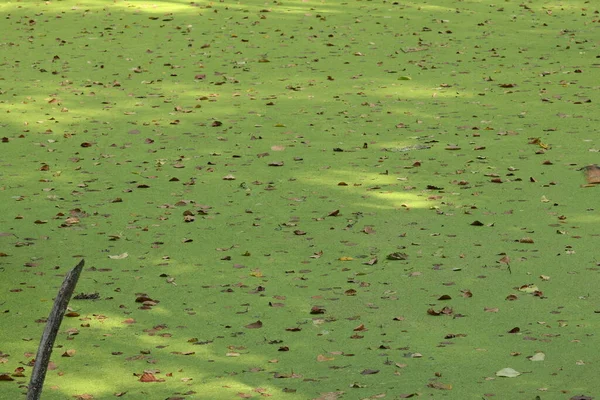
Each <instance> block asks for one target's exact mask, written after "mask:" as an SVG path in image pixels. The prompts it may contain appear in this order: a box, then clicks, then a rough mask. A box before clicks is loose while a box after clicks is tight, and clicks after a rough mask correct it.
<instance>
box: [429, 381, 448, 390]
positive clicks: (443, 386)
mask: <svg viewBox="0 0 600 400" xmlns="http://www.w3.org/2000/svg"><path fill="white" fill-rule="evenodd" d="M427 386H428V387H430V388H433V389H438V390H452V385H449V384H446V383H442V382H429V383H428V384H427Z"/></svg>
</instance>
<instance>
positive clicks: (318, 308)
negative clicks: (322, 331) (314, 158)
mask: <svg viewBox="0 0 600 400" xmlns="http://www.w3.org/2000/svg"><path fill="white" fill-rule="evenodd" d="M310 313H311V314H325V308H323V307H321V306H312V308H311V309H310Z"/></svg>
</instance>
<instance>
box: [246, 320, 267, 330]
mask: <svg viewBox="0 0 600 400" xmlns="http://www.w3.org/2000/svg"><path fill="white" fill-rule="evenodd" d="M262 326H263V323H262V321H260V320H258V321H256V322H253V323H251V324H248V325H245V327H246V328H248V329H258V328H262Z"/></svg>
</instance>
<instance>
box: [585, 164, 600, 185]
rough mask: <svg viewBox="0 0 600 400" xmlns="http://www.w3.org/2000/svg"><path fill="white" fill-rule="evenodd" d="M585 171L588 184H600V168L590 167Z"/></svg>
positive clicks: (594, 165) (596, 166)
mask: <svg viewBox="0 0 600 400" xmlns="http://www.w3.org/2000/svg"><path fill="white" fill-rule="evenodd" d="M583 170H584V171H585V179H586V180H587V183H588V184H598V183H600V167H599V166H598V165H596V164H593V165H588V166H586V167H584V168H583Z"/></svg>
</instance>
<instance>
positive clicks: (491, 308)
mask: <svg viewBox="0 0 600 400" xmlns="http://www.w3.org/2000/svg"><path fill="white" fill-rule="evenodd" d="M499 310H500V309H499V308H498V307H483V311H485V312H498V311H499Z"/></svg>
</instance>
